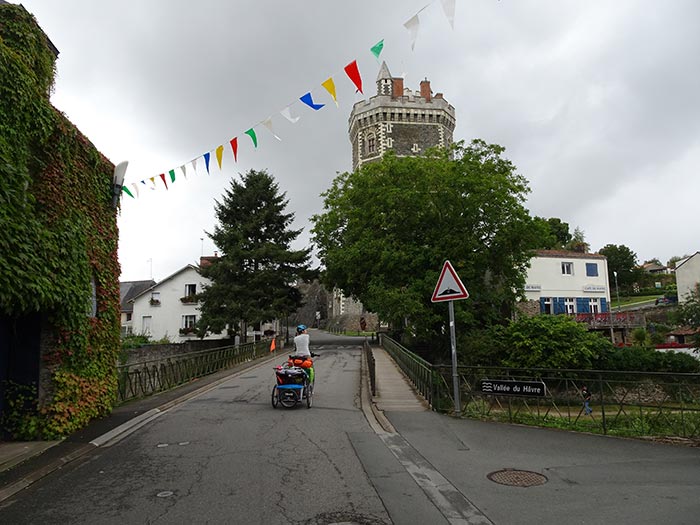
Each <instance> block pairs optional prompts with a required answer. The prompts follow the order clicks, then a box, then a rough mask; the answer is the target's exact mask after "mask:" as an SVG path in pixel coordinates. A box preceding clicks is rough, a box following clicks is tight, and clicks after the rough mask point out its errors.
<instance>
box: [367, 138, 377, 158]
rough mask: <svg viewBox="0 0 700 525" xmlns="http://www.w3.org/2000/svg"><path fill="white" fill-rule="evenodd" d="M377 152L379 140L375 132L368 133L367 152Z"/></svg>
mask: <svg viewBox="0 0 700 525" xmlns="http://www.w3.org/2000/svg"><path fill="white" fill-rule="evenodd" d="M376 152H377V142H376V140H375V137H374V135H373V134H371V135H367V153H370V154H371V153H376Z"/></svg>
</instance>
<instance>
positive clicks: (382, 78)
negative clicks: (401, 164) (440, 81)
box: [349, 62, 455, 171]
mask: <svg viewBox="0 0 700 525" xmlns="http://www.w3.org/2000/svg"><path fill="white" fill-rule="evenodd" d="M454 129H455V109H454V107H452V106H451V105H450V104H449V103H448V102H447V101H446V100H445V99H444V98H443V96H442V93H436V94H435V96H433V92H432V91H431V90H430V82H429V81H428V80H427V79H426V80H423V81H422V82H421V83H420V91H416V92H413V91H411V90H410V89H408V88H404V86H403V78H394V77H392V76H391V73H390V72H389V68H388V67H387V65H386V62H383V63H382V67H381V69H380V70H379V74H378V75H377V94H376V95H375V96H373V97H371V98H370V99H369V100H362V101H360V102H357V103H355V105H354V106H353V108H352V111H351V112H350V119H349V133H350V142H351V143H352V169H353V171H354V170H356V169H357V168H359V167H360V166H362V165H363V164H364V163H366V162H372V161H374V160H379V159H381V157H382V155H384V153H385V152H386V151H387V150H389V149H391V150H394V152H395V153H396V155H397V156H399V157H406V156H411V155H420V154H421V153H423V152H424V151H425V150H426V149H427V148H431V147H435V146H440V147H447V146H449V145H450V144H451V143H452V133H453V131H454Z"/></svg>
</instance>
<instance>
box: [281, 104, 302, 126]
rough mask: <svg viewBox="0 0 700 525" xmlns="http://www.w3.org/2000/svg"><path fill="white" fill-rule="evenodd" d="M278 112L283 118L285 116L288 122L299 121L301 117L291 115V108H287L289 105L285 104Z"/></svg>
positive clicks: (294, 122)
mask: <svg viewBox="0 0 700 525" xmlns="http://www.w3.org/2000/svg"><path fill="white" fill-rule="evenodd" d="M280 113H281V114H282V116H283V117H284V118H286V119H287V120H288V121H289V122H291V123H292V124H296V123H297V122H299V119H300V118H301V117H293V116H292V110H291V109H289V106H287V107H286V108H284V109H283V110H282V111H280Z"/></svg>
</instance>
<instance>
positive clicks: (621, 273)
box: [598, 244, 642, 291]
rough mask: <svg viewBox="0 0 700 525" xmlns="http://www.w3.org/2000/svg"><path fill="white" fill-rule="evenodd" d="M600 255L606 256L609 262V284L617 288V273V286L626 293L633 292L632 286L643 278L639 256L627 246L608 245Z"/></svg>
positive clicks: (600, 251)
mask: <svg viewBox="0 0 700 525" xmlns="http://www.w3.org/2000/svg"><path fill="white" fill-rule="evenodd" d="M598 253H600V254H601V255H605V257H606V258H607V260H608V282H609V283H610V285H611V286H615V282H616V280H615V272H617V285H618V286H619V287H620V288H622V289H623V290H626V291H631V289H632V285H633V284H634V283H635V282H637V281H638V280H639V279H640V278H641V274H642V270H641V269H639V267H638V266H637V254H636V253H634V252H633V251H632V250H630V249H629V248H628V247H627V246H625V245H623V244H621V245H619V246H618V245H615V244H606V245H605V246H603V247H602V248H601V249H600V250H598Z"/></svg>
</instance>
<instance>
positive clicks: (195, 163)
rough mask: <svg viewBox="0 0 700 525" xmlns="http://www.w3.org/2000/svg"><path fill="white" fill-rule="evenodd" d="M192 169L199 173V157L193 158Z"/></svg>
mask: <svg viewBox="0 0 700 525" xmlns="http://www.w3.org/2000/svg"><path fill="white" fill-rule="evenodd" d="M192 169H193V170H194V174H195V175H196V174H197V159H192Z"/></svg>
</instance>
